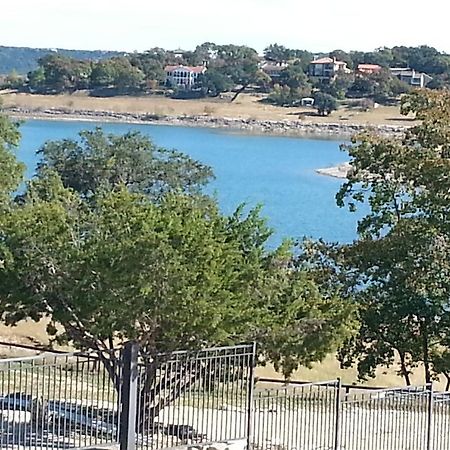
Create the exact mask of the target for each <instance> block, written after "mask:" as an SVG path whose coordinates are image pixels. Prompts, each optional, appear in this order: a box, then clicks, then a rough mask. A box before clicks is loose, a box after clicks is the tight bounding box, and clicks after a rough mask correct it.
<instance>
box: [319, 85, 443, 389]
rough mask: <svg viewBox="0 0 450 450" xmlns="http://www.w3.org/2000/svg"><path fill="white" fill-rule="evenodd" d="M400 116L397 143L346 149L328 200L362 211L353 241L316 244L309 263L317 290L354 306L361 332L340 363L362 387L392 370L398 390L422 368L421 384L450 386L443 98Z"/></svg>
mask: <svg viewBox="0 0 450 450" xmlns="http://www.w3.org/2000/svg"><path fill="white" fill-rule="evenodd" d="M402 110H403V112H404V113H405V114H407V113H409V114H415V115H416V117H417V118H418V119H420V123H419V125H416V126H414V127H412V128H411V129H409V130H408V131H407V132H406V133H405V134H404V135H403V136H397V137H395V136H394V137H382V136H378V135H377V134H374V133H372V132H367V133H363V134H361V135H358V136H356V137H354V138H353V140H352V144H351V145H349V146H346V147H345V148H346V150H347V151H348V152H349V155H350V161H351V166H352V169H351V171H350V173H349V176H348V181H347V182H346V183H345V184H344V185H343V186H342V188H341V190H340V191H339V193H338V195H337V200H338V204H339V205H341V206H344V205H348V206H349V207H350V209H351V210H354V209H356V208H357V207H358V204H359V203H365V204H367V205H368V206H369V212H368V213H367V214H366V215H365V217H363V218H362V219H361V220H360V222H359V225H358V231H359V236H360V238H359V240H358V241H356V242H355V243H353V244H351V245H344V246H342V245H325V244H323V243H322V244H315V245H316V247H315V251H311V252H310V255H315V256H314V258H312V260H313V261H315V263H317V265H318V267H320V270H319V273H321V274H322V275H321V276H322V277H323V278H322V282H323V283H324V284H326V285H332V286H334V287H335V288H337V287H338V286H339V288H340V289H341V290H342V292H345V294H344V295H346V296H348V298H351V299H353V301H354V302H355V304H357V305H359V318H360V320H361V327H360V329H359V332H358V334H356V335H355V336H353V337H352V338H351V339H350V340H349V341H348V342H347V344H346V345H345V346H344V347H343V348H342V349H341V351H340V357H341V361H342V363H343V365H344V366H351V365H353V364H356V365H357V367H358V372H359V376H360V378H362V379H364V378H366V377H368V376H374V374H375V369H376V368H377V367H378V366H391V365H394V364H397V362H398V363H399V373H400V374H401V375H402V376H403V377H404V378H405V380H406V382H407V383H410V382H411V380H410V374H411V372H412V371H413V370H414V368H416V367H419V366H421V367H423V370H424V380H425V381H426V382H430V381H431V380H432V379H433V378H434V377H435V376H437V375H438V374H440V373H441V374H444V375H446V376H447V378H448V379H450V377H449V374H450V366H449V365H448V354H449V344H450V340H449V338H450V327H449V325H450V314H449V307H450V303H449V298H450V271H449V264H448V261H449V260H450V253H449V250H450V244H449V243H450V234H449V231H450V226H449V225H450V220H449V217H450V216H449V213H448V205H449V202H450V194H449V192H450V181H449V180H450V179H449V176H448V174H449V171H450V152H449V150H450V96H449V94H448V92H446V91H443V92H433V91H426V90H423V91H415V92H413V93H411V94H410V95H408V96H406V97H404V99H403V105H402ZM313 247H314V246H313ZM315 252H316V253H315Z"/></svg>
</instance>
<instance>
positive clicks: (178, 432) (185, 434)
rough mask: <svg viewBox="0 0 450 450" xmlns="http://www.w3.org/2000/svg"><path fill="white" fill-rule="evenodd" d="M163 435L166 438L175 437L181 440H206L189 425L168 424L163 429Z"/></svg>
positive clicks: (204, 435)
mask: <svg viewBox="0 0 450 450" xmlns="http://www.w3.org/2000/svg"><path fill="white" fill-rule="evenodd" d="M164 434H165V435H167V436H175V437H177V438H178V439H182V440H187V439H190V440H192V441H205V440H206V439H207V436H206V434H203V433H199V432H198V431H197V430H196V429H195V428H194V427H192V426H191V425H175V424H170V425H167V426H166V427H165V428H164Z"/></svg>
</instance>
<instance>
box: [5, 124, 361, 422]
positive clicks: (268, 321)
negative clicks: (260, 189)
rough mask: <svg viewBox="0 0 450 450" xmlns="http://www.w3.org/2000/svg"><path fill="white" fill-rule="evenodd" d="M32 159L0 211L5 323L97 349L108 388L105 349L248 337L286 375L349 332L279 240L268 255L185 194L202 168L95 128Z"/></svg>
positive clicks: (333, 294) (146, 396)
mask: <svg viewBox="0 0 450 450" xmlns="http://www.w3.org/2000/svg"><path fill="white" fill-rule="evenodd" d="M143 154H148V155H147V156H144V155H143ZM42 155H43V162H42V164H41V165H40V167H39V170H38V172H37V176H36V177H35V178H34V179H32V180H30V181H29V182H28V184H27V186H26V189H25V192H24V193H23V194H22V195H21V196H20V201H18V202H15V203H14V204H12V205H11V208H9V209H7V210H5V213H4V214H2V215H1V216H0V229H1V241H0V260H1V261H2V267H1V268H0V276H1V283H0V308H1V309H0V310H1V313H2V316H3V318H4V319H5V320H6V321H7V323H9V324H14V323H17V322H18V321H20V320H22V319H25V318H32V319H34V320H39V319H40V318H42V317H48V318H49V319H50V322H51V323H50V326H49V329H48V331H49V333H50V334H52V335H55V339H57V340H58V341H61V342H70V343H72V345H74V346H76V347H78V348H81V349H89V350H94V351H96V352H97V353H98V354H99V356H100V358H101V359H102V361H103V363H104V365H105V367H106V369H107V371H108V373H109V374H110V376H111V378H112V380H113V381H114V382H115V383H116V385H117V386H119V380H118V373H117V371H116V369H117V367H118V364H117V363H118V361H117V354H116V353H115V352H114V351H112V350H113V349H115V348H116V347H118V346H119V347H120V345H121V344H123V343H124V342H125V341H127V340H130V339H133V340H135V341H137V342H138V343H139V344H140V345H141V348H142V351H143V352H145V353H146V354H147V355H149V356H151V358H152V359H153V360H154V361H158V359H159V358H162V357H163V356H160V355H161V353H164V354H166V355H167V354H170V352H172V351H173V350H175V349H180V348H184V349H192V350H195V349H199V348H203V347H205V346H210V345H217V344H234V343H240V342H244V341H249V340H252V339H256V340H258V342H259V344H260V345H259V352H260V357H261V360H263V361H272V362H273V363H274V364H275V365H276V367H277V368H279V369H280V370H282V371H283V372H284V374H285V375H286V376H289V375H290V374H291V372H292V371H293V370H294V369H295V368H296V367H298V365H299V364H309V363H310V362H312V361H316V360H320V359H321V358H323V357H324V356H325V355H326V354H327V353H328V352H329V351H331V350H333V349H335V348H336V347H337V346H338V344H339V343H340V342H342V340H343V339H344V338H346V337H348V336H349V335H350V334H351V332H352V328H353V325H354V323H353V318H352V312H353V306H352V305H351V304H348V303H346V302H342V300H341V299H340V297H339V295H338V294H339V293H338V292H337V291H331V290H330V291H327V292H322V291H321V290H320V289H319V288H318V287H317V286H316V284H315V283H314V281H313V280H312V279H311V277H310V276H309V273H308V271H307V270H306V268H304V267H298V268H295V267H293V265H292V264H291V261H292V254H291V251H290V248H289V245H288V243H286V244H283V245H282V246H280V247H279V248H278V249H275V250H273V251H269V250H267V249H266V242H267V239H268V237H269V236H270V230H268V228H267V227H266V225H265V223H264V221H263V220H262V219H261V218H260V217H259V214H258V211H257V210H254V211H250V212H249V213H248V214H244V212H243V209H242V208H240V209H238V210H237V211H236V212H235V213H234V214H233V215H231V216H229V217H227V216H224V215H222V214H221V213H220V211H219V209H218V206H217V205H216V203H215V201H214V200H213V199H209V201H205V198H204V197H203V196H201V195H199V193H198V191H197V189H194V190H192V189H191V188H192V186H193V184H192V177H191V173H195V174H196V177H197V178H196V180H197V181H196V182H195V183H194V184H195V185H196V187H198V185H201V183H202V182H203V181H204V180H205V179H206V178H207V176H208V175H210V172H209V171H208V170H207V168H204V167H203V166H202V165H201V164H199V163H193V162H192V161H191V160H190V159H189V158H187V157H185V156H181V155H180V154H178V153H177V154H175V157H174V158H173V159H172V158H171V155H172V154H171V153H170V152H169V153H166V152H165V151H163V150H162V149H156V148H154V147H153V145H152V144H149V142H148V140H146V139H144V138H143V137H142V136H140V135H135V134H131V135H130V134H128V135H125V136H115V137H113V136H105V135H104V133H103V132H102V131H100V130H96V131H94V132H85V133H82V142H81V143H77V142H73V141H63V142H56V143H55V142H54V143H49V144H47V145H46V146H44V147H43V149H42ZM166 156H169V157H168V158H166ZM191 166H193V167H194V168H195V170H194V171H193V172H189V171H190V168H191ZM155 167H156V168H158V170H155ZM199 168H200V169H201V170H199ZM186 173H188V175H187V176H186ZM77 175H78V177H79V178H77ZM205 177H206V178H205ZM161 185H163V186H164V187H165V188H164V189H162V190H161V189H160V186H161ZM155 186H156V192H155V190H154V188H155ZM4 188H5V190H8V186H7V185H6V184H5V186H4ZM12 189H14V187H13V186H10V187H9V190H10V191H11V190H12ZM155 193H156V196H155V195H154V194H155ZM155 200H157V201H155ZM57 330H59V331H57ZM154 370H156V365H155V364H153V365H152V366H151V367H149V368H148V373H147V376H148V380H149V382H148V383H143V391H142V392H141V394H142V399H141V402H149V404H148V408H149V410H150V409H151V408H153V410H154V411H155V414H157V410H158V408H160V407H162V406H164V403H165V401H166V400H167V399H160V401H159V402H156V401H154V400H155V395H156V392H154V391H152V382H151V380H152V379H153V378H152V377H153V376H154ZM179 381H180V380H179ZM180 389H181V388H180ZM180 389H178V391H177V392H178V394H177V395H179V393H180V392H181V391H180ZM153 394H154V395H153ZM169 394H170V395H169ZM169 394H168V395H169V397H170V396H172V395H174V393H173V392H171V393H169ZM142 404H144V403H142ZM150 405H151V406H150ZM155 414H151V416H154V415H155Z"/></svg>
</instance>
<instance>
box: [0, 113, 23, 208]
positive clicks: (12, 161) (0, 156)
mask: <svg viewBox="0 0 450 450" xmlns="http://www.w3.org/2000/svg"><path fill="white" fill-rule="evenodd" d="M19 139H20V134H19V131H18V123H13V122H11V121H10V120H9V119H8V117H6V116H5V115H3V114H0V168H1V170H0V208H1V209H2V210H3V208H4V207H5V206H7V205H8V203H9V195H10V193H11V192H13V191H14V190H16V189H17V188H18V186H19V184H20V182H21V181H22V177H23V172H24V166H23V164H21V163H19V162H17V160H16V158H15V155H14V153H13V150H14V148H15V147H17V145H18V143H19Z"/></svg>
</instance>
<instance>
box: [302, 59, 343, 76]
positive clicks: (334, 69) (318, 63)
mask: <svg viewBox="0 0 450 450" xmlns="http://www.w3.org/2000/svg"><path fill="white" fill-rule="evenodd" d="M350 72H351V70H350V69H349V68H348V67H347V63H346V62H344V61H338V60H337V59H336V58H328V57H326V58H319V59H315V60H314V61H311V63H310V64H309V69H308V73H309V76H311V77H315V78H319V79H323V80H332V79H334V78H335V77H336V75H337V74H339V73H350Z"/></svg>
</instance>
